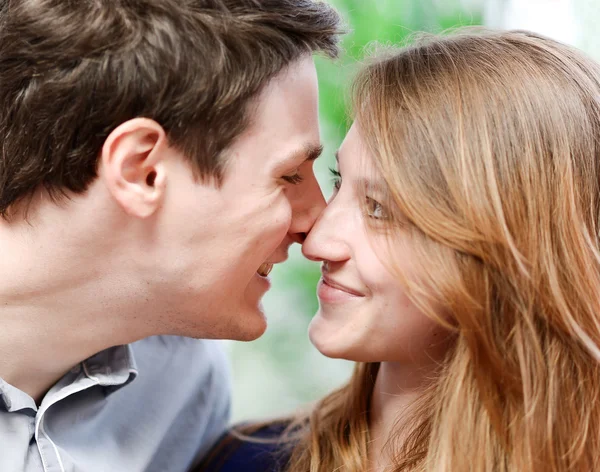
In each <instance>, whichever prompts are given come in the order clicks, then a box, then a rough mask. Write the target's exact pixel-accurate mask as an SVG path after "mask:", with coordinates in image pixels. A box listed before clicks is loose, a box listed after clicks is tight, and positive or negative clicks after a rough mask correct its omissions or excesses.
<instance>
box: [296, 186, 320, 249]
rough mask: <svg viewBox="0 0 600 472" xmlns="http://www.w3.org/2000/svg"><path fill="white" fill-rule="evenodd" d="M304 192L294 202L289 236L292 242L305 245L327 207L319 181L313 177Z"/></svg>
mask: <svg viewBox="0 0 600 472" xmlns="http://www.w3.org/2000/svg"><path fill="white" fill-rule="evenodd" d="M304 187H305V188H304V189H303V190H304V191H303V192H302V193H299V194H298V195H296V196H295V198H294V200H295V201H294V202H292V223H291V226H290V230H289V234H290V237H291V239H292V241H294V242H296V243H299V244H303V243H304V240H305V239H306V237H307V235H308V233H309V232H310V230H311V229H312V227H313V225H314V224H315V222H316V221H317V218H318V217H319V215H320V214H321V212H322V211H323V210H324V209H325V207H326V206H327V204H326V202H325V198H324V197H323V192H321V187H319V183H318V182H317V179H316V178H315V177H314V176H313V177H312V178H311V179H310V182H307V183H306V185H305V186H304Z"/></svg>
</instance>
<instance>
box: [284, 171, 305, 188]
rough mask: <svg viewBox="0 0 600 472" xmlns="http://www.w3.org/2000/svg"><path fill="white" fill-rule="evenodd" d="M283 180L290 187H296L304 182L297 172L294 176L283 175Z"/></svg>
mask: <svg viewBox="0 0 600 472" xmlns="http://www.w3.org/2000/svg"><path fill="white" fill-rule="evenodd" d="M283 180H285V181H286V182H288V183H290V184H292V185H298V184H299V183H301V182H302V181H303V180H304V177H302V176H301V175H300V173H299V172H296V173H295V174H294V175H284V176H283Z"/></svg>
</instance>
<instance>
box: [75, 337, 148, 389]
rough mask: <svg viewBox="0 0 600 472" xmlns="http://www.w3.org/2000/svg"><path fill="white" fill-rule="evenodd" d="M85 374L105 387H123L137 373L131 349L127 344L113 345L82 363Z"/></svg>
mask: <svg viewBox="0 0 600 472" xmlns="http://www.w3.org/2000/svg"><path fill="white" fill-rule="evenodd" d="M82 367H83V372H84V373H85V375H86V376H87V377H88V378H90V379H92V380H95V381H97V382H98V385H102V386H105V387H119V388H120V387H123V386H125V385H127V384H128V383H130V382H132V381H133V380H134V379H135V378H136V377H137V374H138V369H137V365H136V362H135V358H134V355H133V349H132V348H131V346H130V345H129V344H127V345H124V346H114V347H111V348H108V349H105V350H104V351H101V352H99V353H98V354H96V355H94V356H92V357H90V358H88V359H86V360H85V361H83V363H82Z"/></svg>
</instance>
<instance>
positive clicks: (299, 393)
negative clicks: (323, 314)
mask: <svg viewBox="0 0 600 472" xmlns="http://www.w3.org/2000/svg"><path fill="white" fill-rule="evenodd" d="M465 1H466V0H462V2H463V3H459V0H438V1H434V0H330V2H329V3H331V4H333V5H334V6H335V7H336V8H337V9H338V10H339V11H340V13H341V15H342V16H343V18H344V20H345V22H346V24H347V30H348V31H349V33H348V34H347V35H345V37H344V39H343V42H342V47H343V52H342V55H341V57H340V58H339V59H338V60H336V61H331V60H329V59H326V58H317V59H316V63H317V71H318V74H319V100H320V120H321V121H320V123H321V131H322V140H323V143H324V145H325V152H324V155H323V157H322V158H320V159H318V160H317V162H315V173H316V174H317V178H318V180H319V182H320V184H321V187H322V188H323V192H324V194H325V196H326V197H328V196H329V195H330V194H331V183H330V177H329V172H328V167H333V166H335V159H334V157H333V156H334V153H335V150H336V149H337V148H338V147H339V146H340V144H341V142H342V140H343V137H344V135H345V134H346V131H347V129H348V128H349V125H350V120H349V118H348V111H349V110H348V107H347V103H348V100H347V97H348V87H349V84H350V82H351V80H352V76H353V74H354V71H355V70H356V68H357V66H358V65H359V64H360V61H361V59H362V58H363V51H364V50H365V46H367V45H369V43H371V42H373V41H374V40H377V42H379V43H383V44H386V45H396V44H402V43H405V42H406V41H407V40H409V39H410V35H412V34H413V33H416V32H420V31H427V32H432V33H435V32H440V31H442V30H445V29H448V28H451V27H455V26H460V25H474V24H481V7H480V5H479V7H477V6H478V3H476V2H477V0H470V4H471V7H472V8H469V9H465V7H464V6H461V5H464V2H465ZM476 7H477V8H476ZM467 10H469V11H467ZM319 278H320V268H319V264H317V263H315V262H310V261H307V260H306V259H304V258H303V257H302V255H301V253H300V248H299V247H298V246H296V247H293V248H292V250H291V251H290V260H289V261H288V262H287V263H286V264H283V265H281V266H279V265H278V266H276V267H275V268H274V270H273V272H272V275H271V279H272V282H273V287H272V289H271V290H270V291H269V292H268V293H267V295H266V296H265V298H264V307H265V313H266V315H267V318H268V322H269V328H268V330H267V332H266V333H265V335H264V336H263V337H262V338H261V339H259V340H257V341H255V342H252V343H249V344H243V343H230V344H229V348H230V354H231V359H232V366H233V374H234V389H233V395H234V396H233V420H234V421H240V420H245V419H248V418H256V417H264V416H276V415H279V414H284V413H288V412H289V411H290V410H292V409H294V408H296V407H297V406H298V405H300V404H303V403H306V402H308V401H311V400H314V399H316V398H319V397H321V396H323V395H324V394H325V393H326V392H328V391H330V390H331V389H332V388H334V387H336V386H337V385H339V384H340V383H342V382H343V381H345V379H346V378H347V377H348V375H349V373H350V370H351V367H352V363H350V362H345V361H339V360H332V359H327V358H325V357H323V356H322V355H321V354H320V353H318V352H317V351H316V349H314V347H312V346H311V345H310V342H309V340H308V337H307V326H308V323H309V321H310V318H311V317H312V316H313V315H314V313H315V312H316V310H317V308H318V301H317V298H316V295H315V292H316V285H317V282H318V280H319Z"/></svg>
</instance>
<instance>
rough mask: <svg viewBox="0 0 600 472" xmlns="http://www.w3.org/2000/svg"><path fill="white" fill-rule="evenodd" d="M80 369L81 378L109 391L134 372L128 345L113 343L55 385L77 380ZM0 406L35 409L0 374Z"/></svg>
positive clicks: (124, 381) (135, 373) (130, 378)
mask: <svg viewBox="0 0 600 472" xmlns="http://www.w3.org/2000/svg"><path fill="white" fill-rule="evenodd" d="M81 370H83V375H84V376H85V377H83V378H88V379H90V380H92V381H93V382H94V384H95V385H101V386H103V387H106V388H107V389H108V390H109V393H111V392H113V391H115V390H118V389H120V388H122V387H124V386H125V385H127V384H129V383H131V382H132V381H133V380H134V379H135V378H136V377H137V374H138V369H137V365H136V362H135V358H134V355H133V349H132V348H131V346H130V345H124V346H114V347H111V348H108V349H105V350H104V351H101V352H99V353H98V354H96V355H94V356H92V357H90V358H88V359H86V360H85V361H83V362H82V363H81V368H80V367H79V366H77V367H74V368H73V369H72V370H71V371H69V372H68V373H67V374H65V377H63V378H62V379H61V380H60V381H59V382H57V384H56V385H55V387H60V386H61V385H62V386H65V385H67V384H72V383H74V382H75V383H76V382H79V379H81V378H82V377H81V376H78V375H77V372H81ZM88 382H89V380H88ZM55 387H53V388H55ZM50 391H52V389H50ZM0 409H5V410H6V411H18V410H26V409H31V410H32V411H34V412H35V411H37V406H36V404H35V402H34V401H33V399H32V398H31V397H30V396H29V395H27V394H26V393H25V392H22V391H21V390H19V389H18V388H16V387H14V386H12V385H11V384H9V383H7V382H6V381H4V380H3V379H1V378H0Z"/></svg>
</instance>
